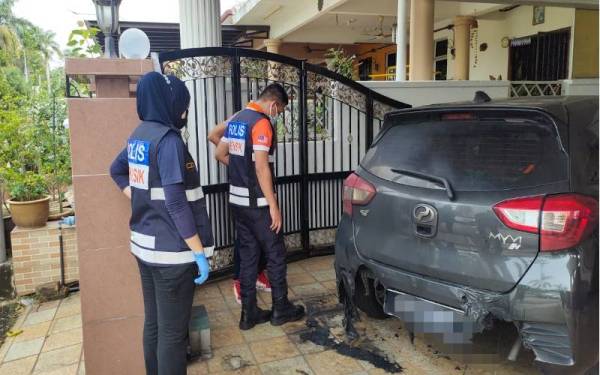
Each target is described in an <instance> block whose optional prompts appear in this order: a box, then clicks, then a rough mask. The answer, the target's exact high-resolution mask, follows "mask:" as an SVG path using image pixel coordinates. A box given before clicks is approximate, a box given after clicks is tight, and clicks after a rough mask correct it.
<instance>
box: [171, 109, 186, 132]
mask: <svg viewBox="0 0 600 375" xmlns="http://www.w3.org/2000/svg"><path fill="white" fill-rule="evenodd" d="M187 121H188V110H186V111H185V116H183V118H181V117H180V118H178V119H177V121H176V122H175V124H173V125H174V126H175V127H176V128H177V129H183V127H184V126H186V125H187Z"/></svg>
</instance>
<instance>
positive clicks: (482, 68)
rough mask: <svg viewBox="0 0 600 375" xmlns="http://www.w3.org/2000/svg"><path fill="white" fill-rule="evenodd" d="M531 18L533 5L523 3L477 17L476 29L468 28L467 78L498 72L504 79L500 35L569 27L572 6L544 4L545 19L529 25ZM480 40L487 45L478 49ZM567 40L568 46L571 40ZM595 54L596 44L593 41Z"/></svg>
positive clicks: (505, 57)
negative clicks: (503, 11) (469, 44)
mask: <svg viewBox="0 0 600 375" xmlns="http://www.w3.org/2000/svg"><path fill="white" fill-rule="evenodd" d="M596 14H597V12H596ZM532 18H533V7H532V6H525V5H523V6H520V7H518V8H515V9H513V10H511V11H508V12H505V13H494V14H492V15H488V16H485V17H480V18H478V19H477V22H478V24H479V26H478V28H477V29H476V31H474V30H472V31H471V49H470V66H471V68H470V72H469V79H470V80H488V79H489V76H490V75H493V76H498V75H502V78H503V79H507V78H508V58H509V55H508V54H509V48H503V47H502V46H501V40H502V38H503V37H508V38H509V39H513V38H519V37H524V36H528V35H533V34H537V33H539V32H548V31H554V30H558V29H562V28H566V27H571V28H572V27H573V25H574V19H575V9H572V8H557V7H546V17H545V22H544V23H543V24H540V25H532ZM596 22H597V19H596ZM571 32H573V30H571ZM596 35H597V32H596ZM482 43H487V45H488V48H487V50H486V51H485V52H482V51H479V46H480V45H481V44H482ZM570 44H571V45H570V48H571V49H572V48H573V47H572V45H573V43H570ZM597 54H598V44H597V43H596V55H597ZM452 76H453V72H452V71H451V70H450V69H449V71H448V77H452Z"/></svg>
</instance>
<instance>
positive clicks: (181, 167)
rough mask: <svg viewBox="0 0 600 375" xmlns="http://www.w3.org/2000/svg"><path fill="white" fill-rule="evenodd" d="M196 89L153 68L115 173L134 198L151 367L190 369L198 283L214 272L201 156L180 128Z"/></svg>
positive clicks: (163, 371) (159, 372)
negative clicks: (192, 149) (190, 331)
mask: <svg viewBox="0 0 600 375" xmlns="http://www.w3.org/2000/svg"><path fill="white" fill-rule="evenodd" d="M189 104H190V94H189V92H188V90H187V88H186V87H185V85H184V83H183V82H182V81H181V80H179V79H178V78H177V77H175V76H164V75H162V74H159V73H156V72H151V73H148V74H146V75H144V76H143V77H142V78H141V79H140V81H139V82H138V86H137V112H138V116H139V118H140V120H141V121H142V122H141V123H140V124H139V126H138V127H137V128H136V129H135V130H134V132H133V133H132V134H131V136H130V137H129V139H128V140H127V147H126V148H125V149H124V150H123V151H122V152H121V153H120V154H119V155H118V156H117V158H116V159H115V161H114V162H113V164H112V165H111V168H110V173H111V176H112V178H113V180H114V181H115V183H116V184H117V186H118V187H119V188H120V189H121V190H122V191H123V192H124V193H125V195H127V196H128V197H129V198H130V199H131V211H132V212H131V220H130V229H131V243H130V246H131V252H132V253H133V255H134V256H135V258H136V260H137V263H138V266H139V270H140V275H141V280H142V290H143V295H144V312H145V320H144V359H145V364H146V373H147V374H148V375H167V374H169V375H170V374H173V375H183V374H185V373H186V354H187V343H188V325H189V321H190V315H191V308H192V301H193V295H194V283H195V284H202V283H203V282H205V281H206V279H207V278H208V274H209V265H208V261H207V259H206V255H205V252H206V254H208V255H210V254H212V246H213V237H212V232H211V226H210V221H209V218H208V214H207V211H206V203H205V200H204V194H203V191H202V187H201V186H200V180H199V174H198V170H197V168H196V164H195V163H194V160H193V159H192V157H191V155H190V154H189V152H188V151H187V149H186V147H185V145H184V143H183V140H182V138H181V133H180V130H181V128H183V127H184V126H185V125H186V122H187V113H188V106H189Z"/></svg>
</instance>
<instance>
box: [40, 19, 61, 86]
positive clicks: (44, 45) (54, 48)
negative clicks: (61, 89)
mask: <svg viewBox="0 0 600 375" xmlns="http://www.w3.org/2000/svg"><path fill="white" fill-rule="evenodd" d="M55 36H56V35H55V34H54V33H53V32H52V31H45V30H42V29H40V28H36V29H35V32H34V38H35V41H36V43H37V47H38V51H39V52H40V53H41V54H42V57H43V60H44V65H45V68H46V84H47V85H48V93H50V91H51V87H50V60H51V59H52V56H53V55H54V54H56V55H57V56H58V57H62V52H61V50H60V46H59V45H58V43H56V41H55V40H54V38H55Z"/></svg>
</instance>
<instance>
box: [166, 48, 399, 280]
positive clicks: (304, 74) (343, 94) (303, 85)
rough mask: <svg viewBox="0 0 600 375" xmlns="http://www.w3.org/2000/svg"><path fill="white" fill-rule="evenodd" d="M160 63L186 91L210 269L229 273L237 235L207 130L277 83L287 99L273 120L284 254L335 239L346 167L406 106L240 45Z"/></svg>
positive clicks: (176, 54) (302, 252)
mask: <svg viewBox="0 0 600 375" xmlns="http://www.w3.org/2000/svg"><path fill="white" fill-rule="evenodd" d="M158 61H159V64H160V68H161V70H162V72H163V73H165V74H174V75H176V76H178V77H179V78H181V79H182V80H183V81H185V82H186V84H187V85H188V88H189V90H190V93H191V95H192V102H191V105H190V112H189V120H188V126H187V129H186V130H185V131H184V139H185V140H186V143H187V145H188V148H189V150H190V152H191V154H192V155H193V156H194V158H195V160H196V162H197V164H198V169H199V171H200V178H201V182H202V185H203V186H204V191H205V193H206V195H207V205H208V209H209V214H210V217H211V219H212V225H213V233H214V236H215V242H216V251H215V255H214V256H213V268H215V270H216V271H217V272H218V274H219V273H223V272H228V271H229V270H230V266H231V264H232V253H231V248H232V246H233V244H234V240H235V233H234V227H233V222H232V218H231V216H230V214H229V209H228V203H227V202H228V184H227V174H226V168H225V167H224V166H223V165H220V164H219V163H217V161H216V160H215V159H214V150H215V148H214V146H212V145H210V144H209V142H207V140H206V137H207V135H208V132H209V131H210V130H211V129H212V128H213V127H214V126H215V125H216V124H217V123H220V122H222V121H224V120H225V119H227V118H228V117H229V116H231V115H232V114H234V113H235V112H237V111H239V110H240V109H242V108H244V107H245V105H246V104H247V103H248V102H249V101H251V100H254V99H256V98H257V97H258V95H259V93H260V92H261V91H262V89H263V88H264V87H265V86H267V85H268V84H270V83H279V84H281V85H282V86H283V87H284V88H285V90H286V92H287V94H288V95H289V99H290V101H289V104H288V106H287V107H286V109H285V112H284V113H283V114H282V115H281V116H280V118H279V121H278V123H277V126H276V128H277V152H276V155H275V175H276V178H275V181H276V186H277V198H278V201H279V205H280V208H281V211H282V217H283V231H284V233H285V234H286V243H287V245H288V250H289V252H290V257H297V256H299V257H302V256H308V255H310V254H313V253H314V250H315V249H318V248H323V247H326V246H327V245H331V244H332V243H333V231H332V229H333V228H335V227H336V226H337V224H338V221H339V218H340V216H341V214H342V184H343V181H344V179H345V178H346V177H347V175H348V174H349V173H350V172H351V171H352V170H354V169H355V168H356V167H357V165H358V163H359V162H360V160H361V159H362V157H363V156H364V154H365V152H366V150H367V149H368V147H369V145H370V144H371V141H372V140H373V137H374V136H375V134H377V132H378V131H379V129H380V128H381V126H382V123H383V117H384V115H385V113H387V112H389V111H392V110H395V109H400V108H405V107H409V106H408V105H406V104H404V103H401V102H398V101H395V100H392V99H390V98H388V97H385V96H383V95H381V94H378V93H376V92H374V91H372V90H370V89H368V88H366V87H364V86H362V85H360V84H358V83H356V82H354V81H352V80H349V79H346V78H344V77H342V76H340V75H339V74H336V73H333V72H331V71H329V70H327V69H324V68H322V67H320V66H316V65H311V64H308V63H306V62H304V61H300V60H296V59H292V58H289V57H286V56H281V55H276V54H271V53H266V52H261V51H255V50H248V49H238V48H195V49H187V50H179V51H173V52H166V53H161V54H159V56H158Z"/></svg>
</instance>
